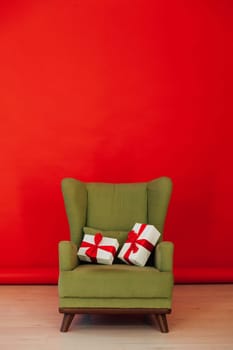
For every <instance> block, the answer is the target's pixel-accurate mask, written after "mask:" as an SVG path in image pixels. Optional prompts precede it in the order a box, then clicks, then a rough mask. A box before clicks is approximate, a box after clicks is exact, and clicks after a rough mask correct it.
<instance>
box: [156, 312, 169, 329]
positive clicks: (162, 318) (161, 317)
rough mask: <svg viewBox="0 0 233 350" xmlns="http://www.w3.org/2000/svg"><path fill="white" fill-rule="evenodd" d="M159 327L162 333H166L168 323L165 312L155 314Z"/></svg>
mask: <svg viewBox="0 0 233 350" xmlns="http://www.w3.org/2000/svg"><path fill="white" fill-rule="evenodd" d="M155 317H156V320H157V323H158V325H159V329H160V331H161V332H162V333H168V332H169V329H168V324H167V317H166V314H155Z"/></svg>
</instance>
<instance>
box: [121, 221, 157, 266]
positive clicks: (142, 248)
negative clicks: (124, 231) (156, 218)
mask: <svg viewBox="0 0 233 350" xmlns="http://www.w3.org/2000/svg"><path fill="white" fill-rule="evenodd" d="M159 237H160V232H159V231H158V230H157V229H156V228H155V227H154V226H153V225H147V224H139V223H136V224H135V225H134V227H133V228H132V230H131V231H130V232H129V234H128V237H127V240H126V242H125V243H124V245H123V247H122V249H121V251H120V253H119V254H118V258H119V259H121V260H122V261H124V262H125V263H127V264H133V265H138V266H145V264H146V262H147V260H148V258H149V256H150V254H151V252H152V250H153V249H154V247H155V245H156V243H157V241H158V239H159Z"/></svg>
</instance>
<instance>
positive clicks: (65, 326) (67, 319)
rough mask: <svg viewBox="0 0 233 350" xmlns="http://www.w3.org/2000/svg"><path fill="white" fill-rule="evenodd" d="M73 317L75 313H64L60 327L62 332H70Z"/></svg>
mask: <svg viewBox="0 0 233 350" xmlns="http://www.w3.org/2000/svg"><path fill="white" fill-rule="evenodd" d="M73 318H74V314H67V313H64V316H63V320H62V324H61V328H60V331H61V332H68V330H69V327H70V325H71V322H72V320H73Z"/></svg>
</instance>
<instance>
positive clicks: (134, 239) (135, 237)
mask: <svg viewBox="0 0 233 350" xmlns="http://www.w3.org/2000/svg"><path fill="white" fill-rule="evenodd" d="M146 226H147V225H146V224H141V227H140V229H139V231H138V233H136V232H135V231H130V232H129V233H128V237H127V240H126V242H125V243H131V244H130V247H129V248H128V250H127V251H126V252H125V254H124V259H125V260H126V261H127V262H128V263H129V264H131V261H130V260H129V256H130V254H131V253H136V252H137V251H138V249H139V247H138V246H137V244H139V245H141V246H143V247H144V248H146V249H147V250H149V251H150V252H152V250H153V249H154V246H153V244H151V243H150V242H149V241H147V240H146V239H139V236H140V235H141V233H142V232H143V231H144V229H145V228H146Z"/></svg>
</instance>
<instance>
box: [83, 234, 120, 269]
mask: <svg viewBox="0 0 233 350" xmlns="http://www.w3.org/2000/svg"><path fill="white" fill-rule="evenodd" d="M102 239H103V236H102V234H101V233H100V232H98V233H96V234H95V236H94V244H93V243H89V242H85V241H83V242H82V243H81V246H80V248H88V249H87V250H86V255H87V256H88V257H89V258H90V259H91V261H92V262H93V263H95V264H96V263H97V251H98V249H102V250H105V251H107V252H109V253H111V254H112V255H113V256H114V255H115V254H116V248H115V247H114V246H110V245H101V246H99V244H100V243H101V241H102Z"/></svg>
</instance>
